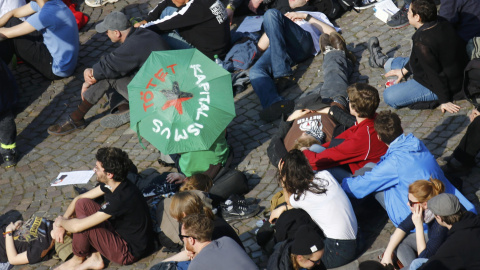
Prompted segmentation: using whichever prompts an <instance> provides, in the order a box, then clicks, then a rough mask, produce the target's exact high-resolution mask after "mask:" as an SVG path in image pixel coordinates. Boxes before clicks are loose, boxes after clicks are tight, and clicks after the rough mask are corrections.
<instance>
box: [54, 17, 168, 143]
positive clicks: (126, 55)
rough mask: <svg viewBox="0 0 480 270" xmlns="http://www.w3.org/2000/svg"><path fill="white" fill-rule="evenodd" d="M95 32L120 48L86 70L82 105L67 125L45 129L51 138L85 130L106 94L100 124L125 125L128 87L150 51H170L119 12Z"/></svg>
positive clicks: (157, 39)
mask: <svg viewBox="0 0 480 270" xmlns="http://www.w3.org/2000/svg"><path fill="white" fill-rule="evenodd" d="M95 30H97V32H98V33H105V32H107V35H108V37H109V38H110V40H111V41H112V42H113V43H117V42H118V43H120V44H121V45H120V46H119V47H117V48H116V49H115V50H114V51H113V52H111V53H109V54H107V55H105V56H103V57H102V58H101V59H100V61H99V62H98V63H96V64H94V65H93V67H92V68H87V69H85V71H84V72H83V76H84V79H85V82H84V83H83V85H82V91H81V97H82V102H81V103H80V105H78V108H77V109H76V110H75V111H74V112H72V113H71V114H70V115H69V117H68V120H67V121H66V122H64V123H61V124H55V125H53V126H50V127H49V128H48V133H49V134H50V135H66V134H70V133H72V132H73V131H75V130H77V129H82V128H84V127H85V125H86V123H85V119H84V117H85V115H86V114H87V112H88V111H89V110H90V109H91V108H92V107H93V106H94V105H95V104H96V103H97V102H98V101H100V99H101V98H102V97H103V95H104V94H105V93H107V95H108V97H109V102H110V108H111V113H110V114H109V115H107V116H105V117H104V118H102V120H101V121H100V124H101V125H102V126H103V127H105V128H117V127H119V126H121V125H123V124H126V123H128V122H129V121H130V110H129V105H128V89H127V85H128V84H129V83H130V81H131V80H132V79H133V77H134V76H135V74H136V73H137V71H138V70H139V69H140V67H141V66H142V65H143V63H144V62H145V61H146V60H147V58H148V56H150V53H151V52H152V51H162V50H167V49H169V47H168V45H167V44H166V43H165V41H163V40H162V38H161V37H160V36H158V35H156V34H155V33H154V32H152V31H149V30H146V29H137V28H133V27H131V26H130V23H129V22H128V20H127V17H126V16H125V15H124V14H123V13H121V12H118V11H114V12H112V13H110V14H108V15H107V17H105V20H103V22H101V23H99V24H97V25H96V26H95ZM138 44H143V45H142V49H141V50H138ZM132 52H133V53H132ZM111 88H113V89H115V90H111ZM109 90H110V91H109ZM107 91H108V92H107Z"/></svg>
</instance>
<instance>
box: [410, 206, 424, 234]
mask: <svg viewBox="0 0 480 270" xmlns="http://www.w3.org/2000/svg"><path fill="white" fill-rule="evenodd" d="M412 213H413V214H412V221H413V224H414V225H415V227H416V228H419V227H423V209H422V207H421V206H420V204H418V203H417V204H416V205H415V206H414V207H413V212H412Z"/></svg>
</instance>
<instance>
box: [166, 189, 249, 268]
mask: <svg viewBox="0 0 480 270" xmlns="http://www.w3.org/2000/svg"><path fill="white" fill-rule="evenodd" d="M211 201H212V200H211V199H209V198H208V197H206V196H205V194H202V192H200V191H198V190H195V191H193V190H190V191H183V192H179V193H177V194H175V195H174V196H173V197H172V199H171V202H170V207H169V214H170V218H168V220H162V225H161V226H160V229H161V230H162V232H163V233H164V234H165V235H166V236H167V237H169V236H174V237H172V238H173V239H171V240H172V241H174V242H175V241H178V242H176V243H177V244H180V245H183V244H184V242H183V241H184V239H182V238H180V237H179V235H180V228H181V226H180V225H181V224H182V223H183V220H184V218H185V217H187V216H190V215H193V214H204V215H206V216H207V217H208V218H209V219H211V220H213V227H214V228H213V233H212V238H211V239H212V240H217V239H219V238H221V237H224V236H226V237H229V238H231V239H233V240H234V241H235V242H236V243H237V244H238V245H239V246H240V247H242V248H243V249H244V247H243V244H242V241H241V240H240V238H239V237H238V235H237V233H236V232H235V230H234V229H233V228H232V227H231V226H230V225H229V224H228V223H227V222H226V221H225V220H224V219H223V218H221V217H218V216H216V215H214V214H213V212H212V205H211ZM166 210H167V211H168V209H166ZM158 214H159V213H158ZM177 238H178V239H177ZM188 260H190V258H189V257H188V256H187V250H185V249H184V250H182V251H181V252H180V253H178V254H176V255H174V256H172V257H170V258H167V259H165V260H163V261H164V262H168V261H177V262H179V261H188Z"/></svg>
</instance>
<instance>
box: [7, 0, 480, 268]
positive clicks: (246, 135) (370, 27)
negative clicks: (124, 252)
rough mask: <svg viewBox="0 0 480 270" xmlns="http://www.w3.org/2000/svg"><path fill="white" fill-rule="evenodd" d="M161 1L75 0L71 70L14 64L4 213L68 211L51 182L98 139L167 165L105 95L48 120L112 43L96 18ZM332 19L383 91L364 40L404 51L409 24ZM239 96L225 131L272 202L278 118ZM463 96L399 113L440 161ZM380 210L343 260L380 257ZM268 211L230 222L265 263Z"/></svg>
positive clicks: (73, 100)
mask: <svg viewBox="0 0 480 270" xmlns="http://www.w3.org/2000/svg"><path fill="white" fill-rule="evenodd" d="M157 2H158V0H136V1H135V0H128V1H125V0H120V1H119V2H117V3H115V4H107V5H105V6H104V7H102V8H90V7H88V6H86V5H85V4H84V3H83V2H82V3H79V8H80V10H81V11H83V12H84V13H86V14H87V15H89V17H90V21H89V23H88V24H87V26H85V27H84V28H83V29H81V31H80V42H81V49H80V58H79V64H78V67H77V70H76V72H75V75H74V76H72V77H69V78H66V79H63V80H59V81H54V82H50V81H46V80H45V79H43V78H42V77H41V76H40V75H39V74H38V73H36V72H34V71H32V70H31V69H29V68H28V67H26V66H25V65H19V66H18V67H17V68H16V70H15V71H14V73H15V76H16V79H17V80H18V84H19V86H20V89H21V101H20V106H19V113H18V115H17V117H16V122H17V129H18V134H19V135H18V140H17V145H18V149H19V152H20V155H21V159H20V161H19V163H18V165H17V167H16V168H15V169H9V170H5V169H3V168H1V169H0V175H1V177H0V187H1V198H0V213H7V212H8V211H9V210H18V211H19V212H20V213H22V215H23V218H24V219H28V218H30V217H31V216H32V215H34V214H35V215H39V216H45V217H47V218H51V219H53V218H55V217H56V216H57V215H59V214H62V213H63V212H64V210H65V209H66V207H67V206H68V204H69V202H70V199H71V198H72V196H73V195H72V192H71V191H72V188H71V187H60V188H58V187H50V184H49V183H50V181H51V180H52V179H54V178H55V177H56V176H57V174H58V173H59V172H60V171H69V170H82V169H91V168H92V167H93V166H94V162H95V160H94V154H95V152H96V150H97V149H98V148H100V147H104V146H115V147H120V148H122V149H124V150H126V151H127V152H128V154H129V155H130V157H131V158H132V160H133V161H134V162H135V163H136V164H137V165H138V167H139V169H140V170H144V169H146V168H154V169H156V170H158V171H161V172H163V171H166V170H168V168H164V167H162V166H160V165H159V164H158V163H157V162H156V160H157V159H158V157H159V154H158V151H157V150H156V149H155V148H154V147H153V146H152V145H150V144H148V143H146V144H145V146H146V147H147V149H146V150H144V149H143V148H142V147H141V146H140V145H139V143H138V139H137V136H136V135H135V134H134V132H133V131H131V130H130V129H129V128H128V125H125V126H122V127H120V128H118V129H104V128H102V127H101V126H100V125H99V122H100V121H99V118H101V117H102V116H103V115H104V112H105V111H106V110H107V108H105V104H104V103H105V102H101V103H102V104H99V105H97V106H96V107H94V109H93V110H91V111H90V113H89V114H88V115H87V117H88V119H87V121H88V122H89V125H88V126H87V127H86V128H85V129H84V130H81V131H80V132H76V133H74V134H70V135H67V136H64V137H55V136H48V134H47V132H46V130H47V128H48V127H49V126H50V125H51V124H53V123H55V122H57V121H58V120H59V119H62V117H65V115H66V114H67V113H69V112H71V111H73V110H74V109H75V106H76V105H77V104H78V102H79V100H80V87H81V84H82V81H83V70H84V69H85V68H86V67H90V66H91V65H92V64H93V63H95V62H96V61H97V60H98V58H99V56H100V55H102V54H104V53H106V52H108V51H110V50H111V49H112V48H114V47H115V46H116V45H112V43H111V42H110V40H109V39H108V38H107V36H106V35H102V34H97V33H96V31H95V30H94V26H95V24H96V23H97V22H99V21H100V20H103V18H104V17H105V16H106V15H107V14H109V13H110V12H111V11H113V10H119V11H123V12H125V13H126V14H127V15H128V16H130V17H133V16H142V15H145V14H146V13H147V12H148V10H150V9H151V8H153V7H154V6H155V5H156V3H157ZM336 24H338V26H340V27H341V28H342V30H343V36H344V37H345V39H346V41H347V43H348V48H349V49H351V50H352V51H353V52H354V53H355V54H356V56H357V57H358V59H359V64H357V66H356V71H355V73H354V74H353V76H352V79H351V81H352V82H368V83H370V84H372V85H374V86H375V87H377V88H378V89H379V90H380V92H383V89H384V87H383V85H384V83H385V81H386V80H385V78H383V77H382V76H381V73H382V70H379V69H376V70H374V69H372V68H370V66H369V65H368V49H367V47H366V42H367V41H368V38H369V37H371V36H378V37H379V39H380V41H381V46H382V47H383V48H384V52H387V51H389V50H390V51H389V52H388V54H389V55H390V56H392V55H395V56H400V55H403V56H407V55H408V52H409V49H410V46H411V39H410V37H411V35H412V34H413V32H414V30H413V28H412V27H408V28H404V29H400V30H390V29H389V28H388V27H387V26H386V25H384V24H383V23H382V22H381V21H379V20H378V19H377V18H375V17H374V15H373V11H372V10H371V9H369V10H363V11H361V12H360V13H356V12H355V11H350V12H347V13H346V14H344V15H343V16H342V18H340V19H338V20H336ZM321 64H322V56H321V55H319V56H317V57H315V58H313V59H311V60H308V61H306V62H305V63H302V64H300V65H298V66H297V68H296V71H295V84H294V85H292V86H290V87H288V89H287V90H285V91H283V94H284V95H285V96H287V97H288V98H292V99H294V98H296V97H298V96H299V95H300V94H302V93H303V92H305V91H309V90H311V89H312V88H314V87H315V86H317V85H318V84H319V83H320V82H322V81H323V77H322V71H321ZM235 102H236V106H235V107H236V112H237V117H236V118H235V119H234V120H233V122H232V124H231V125H230V126H229V128H228V131H229V138H228V140H229V143H230V144H231V145H232V146H233V148H234V152H235V160H234V164H235V166H236V167H237V168H238V169H239V170H241V171H243V172H245V173H246V174H247V176H248V179H249V180H248V181H249V185H250V186H251V188H252V190H251V191H250V192H249V193H248V194H247V197H252V198H256V199H258V200H259V201H260V205H261V206H263V207H265V208H267V209H268V207H269V199H270V198H271V197H272V195H273V194H274V193H275V192H277V191H278V190H279V188H278V186H277V184H276V180H275V173H276V169H275V167H274V166H272V165H271V164H270V163H269V161H268V157H267V155H266V148H267V146H268V143H269V138H270V137H271V136H272V134H274V133H275V131H276V124H277V123H271V124H267V123H264V122H262V121H261V120H260V119H259V117H258V112H259V108H260V104H259V101H258V98H257V96H256V95H255V93H254V92H253V90H252V89H251V87H249V88H248V89H247V90H246V91H244V92H242V93H240V94H238V95H237V96H236V97H235ZM458 104H459V105H460V106H461V107H462V109H461V111H460V112H459V113H457V114H454V115H452V114H448V113H447V114H442V113H441V112H440V110H438V109H436V110H425V111H413V110H409V109H401V110H398V111H397V113H398V114H399V115H400V116H401V118H402V121H403V126H404V129H405V132H412V133H413V134H415V135H416V136H417V137H419V138H421V139H422V140H423V141H424V142H425V144H426V145H427V147H428V148H429V149H430V150H431V152H432V153H433V154H434V155H435V156H436V157H437V158H438V160H439V162H441V157H445V156H448V155H450V154H451V153H452V150H453V149H454V147H455V146H456V145H457V144H458V143H459V141H460V139H461V137H462V136H463V134H464V133H465V130H466V127H467V125H468V123H469V121H468V117H467V113H468V112H469V110H471V109H472V107H471V106H470V105H469V104H468V103H467V102H466V101H462V102H459V103H458ZM385 109H388V108H387V106H386V104H385V103H384V102H383V101H382V102H381V104H380V108H379V110H385ZM97 113H100V114H97ZM479 175H480V168H478V167H476V168H474V170H473V172H472V173H471V174H470V175H469V176H468V177H465V178H464V188H463V192H464V194H465V195H466V196H467V198H468V199H469V200H470V201H472V203H474V204H475V205H476V206H477V209H478V210H480V209H479V201H478V198H477V197H476V196H475V192H476V191H477V190H479V189H480V182H479V181H478V177H479ZM89 185H92V184H91V183H90V184H89ZM375 209H376V210H378V206H377V205H376V204H372V205H371V207H368V208H367V209H364V211H362V213H357V215H358V219H359V225H360V228H361V231H362V235H361V236H360V237H361V238H362V239H364V240H365V241H363V242H365V244H364V246H363V248H364V250H366V251H364V252H363V253H362V255H361V256H360V257H359V258H358V260H357V261H355V262H353V263H351V264H350V265H349V266H346V267H343V269H356V268H355V266H356V265H357V264H358V262H361V261H364V260H367V259H373V258H376V257H377V256H378V255H379V254H381V253H382V252H383V249H384V248H385V247H386V244H387V242H388V237H389V235H390V233H391V232H392V231H393V229H394V227H393V225H392V224H391V223H390V222H387V218H386V215H385V214H382V212H381V211H376V210H375ZM4 218H5V216H4ZM262 218H263V214H259V215H258V216H257V217H253V218H250V219H246V220H242V221H236V222H233V223H232V225H233V226H234V227H235V228H236V229H237V230H238V233H239V234H240V238H241V239H242V241H243V242H244V245H245V247H246V248H247V251H248V253H249V254H250V256H251V257H252V258H253V259H254V260H255V261H256V262H257V263H258V265H259V266H260V267H264V266H265V265H266V261H267V257H266V256H265V255H264V253H262V251H261V249H260V247H259V246H258V245H257V244H256V243H255V238H254V232H255V230H256V226H255V223H256V221H257V220H259V219H262ZM4 221H5V219H4ZM166 256H167V254H165V253H162V252H160V251H159V252H156V253H154V254H153V255H151V256H149V257H147V258H144V259H142V260H140V261H139V262H137V263H135V264H133V265H131V266H119V265H116V264H110V265H109V266H108V269H147V268H149V267H150V266H152V265H154V264H155V263H158V262H160V261H161V260H162V259H163V258H166ZM58 263H59V261H58V260H55V259H52V260H50V261H47V262H44V263H39V264H36V265H31V266H23V267H15V269H48V268H50V267H53V266H55V265H57V264H58Z"/></svg>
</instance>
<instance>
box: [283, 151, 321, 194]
mask: <svg viewBox="0 0 480 270" xmlns="http://www.w3.org/2000/svg"><path fill="white" fill-rule="evenodd" d="M279 175H280V177H279V181H281V183H283V185H284V187H285V189H286V190H287V191H288V193H290V194H294V200H295V201H298V200H299V199H300V196H301V195H302V194H304V193H305V192H306V191H310V192H312V193H315V194H322V193H325V192H326V191H327V190H326V189H325V187H323V186H319V185H317V184H315V183H314V182H313V178H314V177H315V173H314V172H313V170H312V167H310V164H309V163H308V160H307V158H306V157H305V155H304V154H303V153H302V152H301V151H300V150H297V149H293V150H290V152H288V153H287V154H286V155H285V157H284V158H283V159H282V165H281V166H280V168H279Z"/></svg>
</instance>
